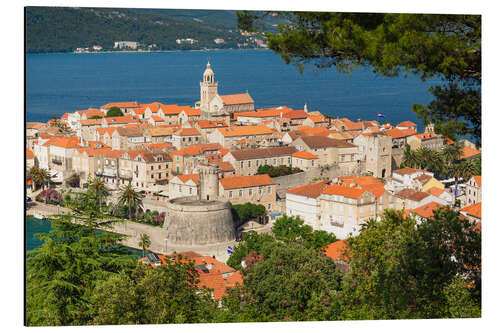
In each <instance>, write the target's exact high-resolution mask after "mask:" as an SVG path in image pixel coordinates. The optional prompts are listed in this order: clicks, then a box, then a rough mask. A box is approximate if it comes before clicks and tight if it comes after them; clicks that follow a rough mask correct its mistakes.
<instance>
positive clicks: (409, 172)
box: [393, 167, 425, 175]
mask: <svg viewBox="0 0 500 333" xmlns="http://www.w3.org/2000/svg"><path fill="white" fill-rule="evenodd" d="M423 171H425V170H422V169H414V168H408V167H406V168H402V169H398V170H394V171H393V172H394V173H398V174H400V175H412V174H414V173H417V172H423Z"/></svg>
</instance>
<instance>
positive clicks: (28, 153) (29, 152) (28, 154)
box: [26, 149, 35, 159]
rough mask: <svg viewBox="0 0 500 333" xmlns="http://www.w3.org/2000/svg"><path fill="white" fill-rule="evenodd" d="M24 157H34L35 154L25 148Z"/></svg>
mask: <svg viewBox="0 0 500 333" xmlns="http://www.w3.org/2000/svg"><path fill="white" fill-rule="evenodd" d="M26 158H28V159H29V158H35V154H34V153H33V151H32V150H31V149H26Z"/></svg>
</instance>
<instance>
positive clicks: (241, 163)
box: [240, 161, 243, 169]
mask: <svg viewBox="0 0 500 333" xmlns="http://www.w3.org/2000/svg"><path fill="white" fill-rule="evenodd" d="M240 165H241V168H242V169H243V161H241V163H240Z"/></svg>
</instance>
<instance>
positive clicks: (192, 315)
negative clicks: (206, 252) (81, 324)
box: [92, 261, 215, 325]
mask: <svg viewBox="0 0 500 333" xmlns="http://www.w3.org/2000/svg"><path fill="white" fill-rule="evenodd" d="M197 282H198V273H197V272H196V270H195V269H194V268H193V265H192V263H182V262H180V261H177V262H175V263H174V264H170V265H166V266H159V267H156V268H154V269H151V268H150V267H146V266H144V265H138V266H137V267H136V268H135V270H134V271H132V272H131V273H119V274H113V275H110V276H109V278H108V279H107V280H105V281H102V282H101V283H100V284H99V285H98V286H97V287H96V288H95V291H94V293H93V298H92V304H93V306H94V307H95V310H94V312H95V313H96V315H95V317H94V320H93V323H94V324H105V325H112V324H113V325H116V324H168V323H206V322H209V321H210V320H211V318H213V317H214V312H215V303H214V302H213V300H212V299H211V298H210V295H209V293H208V292H206V291H200V290H198V289H197V287H196V284H197Z"/></svg>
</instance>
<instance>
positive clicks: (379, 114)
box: [377, 112, 385, 118]
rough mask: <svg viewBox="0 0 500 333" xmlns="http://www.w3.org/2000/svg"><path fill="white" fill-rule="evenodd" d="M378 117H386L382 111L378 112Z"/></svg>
mask: <svg viewBox="0 0 500 333" xmlns="http://www.w3.org/2000/svg"><path fill="white" fill-rule="evenodd" d="M377 117H379V118H384V117H385V116H384V115H383V114H382V113H380V112H379V113H377Z"/></svg>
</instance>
